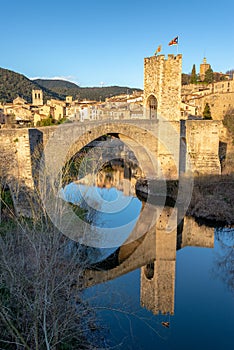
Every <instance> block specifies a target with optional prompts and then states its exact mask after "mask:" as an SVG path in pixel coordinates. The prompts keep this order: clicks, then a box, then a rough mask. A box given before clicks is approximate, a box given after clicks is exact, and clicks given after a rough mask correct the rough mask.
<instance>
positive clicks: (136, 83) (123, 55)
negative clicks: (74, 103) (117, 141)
mask: <svg viewBox="0 0 234 350" xmlns="http://www.w3.org/2000/svg"><path fill="white" fill-rule="evenodd" d="M233 18H234V2H233V0H223V1H220V2H218V3H216V2H215V1H214V0H212V1H211V0H203V1H201V0H197V1H196V2H192V1H191V2H190V1H189V0H187V1H184V0H182V1H179V0H178V1H171V0H168V1H157V0H146V1H143V0H141V1H139V0H119V1H112V0H109V1H107V0H89V1H85V0H83V1H81V0H67V1H60V0H57V1H55V0H31V1H29V0H21V1H18V0H14V1H13V0H7V1H6V0H1V2H0V33H1V40H0V67H3V68H7V69H12V70H14V71H16V72H19V73H22V74H24V75H26V76H27V77H29V78H32V77H48V78H53V77H61V78H66V79H68V80H71V81H75V82H76V83H78V84H79V85H81V86H100V85H101V82H103V83H104V84H105V85H106V86H109V85H122V86H130V87H140V88H142V87H143V64H144V57H148V56H152V55H153V54H154V52H155V50H156V49H157V47H158V45H159V44H161V45H162V52H161V53H162V54H165V55H167V54H168V53H174V54H176V53H177V48H176V46H171V47H169V46H168V43H169V41H170V40H171V39H173V38H174V37H175V36H177V35H178V36H179V46H178V52H179V53H182V55H183V72H184V73H189V72H191V70H192V65H193V64H196V69H197V71H198V70H199V64H200V63H201V61H202V59H203V57H204V56H206V57H207V61H208V63H210V64H211V66H212V69H213V70H214V71H218V72H219V71H223V72H225V71H226V70H228V69H231V68H234V19H233Z"/></svg>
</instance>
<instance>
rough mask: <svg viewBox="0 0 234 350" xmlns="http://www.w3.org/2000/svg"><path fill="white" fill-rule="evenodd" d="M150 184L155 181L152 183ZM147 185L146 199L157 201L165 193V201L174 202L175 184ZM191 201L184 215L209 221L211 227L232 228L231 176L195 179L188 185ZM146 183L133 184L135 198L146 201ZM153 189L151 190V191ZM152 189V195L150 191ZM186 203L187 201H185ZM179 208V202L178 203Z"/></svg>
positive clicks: (233, 178)
mask: <svg viewBox="0 0 234 350" xmlns="http://www.w3.org/2000/svg"><path fill="white" fill-rule="evenodd" d="M152 182H155V183H153V184H152ZM152 182H151V184H150V198H151V200H152V198H154V197H155V198H157V196H158V197H159V198H160V196H165V191H166V193H167V200H168V201H169V203H171V205H173V203H174V204H175V203H176V200H177V195H178V188H179V182H178V181H168V182H167V184H166V188H165V183H160V181H157V180H152ZM190 186H192V188H190V189H191V200H190V202H189V205H188V208H187V210H186V215H187V216H192V217H193V218H194V219H196V220H197V221H207V222H208V221H209V222H210V223H211V222H213V223H214V226H215V225H217V224H218V225H221V226H232V227H234V175H221V176H212V175H211V176H201V177H195V178H194V182H193V183H191V185H190ZM148 188H149V186H148V182H147V181H146V180H144V179H140V180H138V182H137V184H136V192H137V195H138V196H139V197H140V198H141V199H143V200H146V199H147V198H148ZM152 189H153V190H152ZM154 189H155V192H154ZM186 200H187V198H186ZM179 204H180V205H183V203H181V202H180V203H179Z"/></svg>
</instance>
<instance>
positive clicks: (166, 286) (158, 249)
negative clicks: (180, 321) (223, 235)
mask: <svg viewBox="0 0 234 350" xmlns="http://www.w3.org/2000/svg"><path fill="white" fill-rule="evenodd" d="M172 210H173V208H169V207H165V208H164V209H163V211H162V212H161V215H160V217H159V218H158V221H157V223H156V226H155V234H156V240H155V247H154V249H155V260H154V261H152V262H151V263H149V264H147V265H146V266H144V267H142V268H141V306H142V307H145V308H146V309H148V310H150V311H152V312H153V313H154V314H159V313H162V314H171V315H173V314H174V300H175V267H176V250H179V249H181V248H184V247H186V246H193V247H205V248H213V247H214V229H213V228H210V227H206V226H199V225H198V224H197V223H196V222H195V221H194V219H193V218H189V217H185V218H184V219H183V220H182V221H181V222H180V224H179V225H178V227H177V222H179V220H178V219H177V215H176V216H175V217H173V219H171V222H170V225H173V227H174V229H172V230H171V231H170V232H167V229H166V228H167V225H168V218H169V217H170V216H171V214H172ZM178 217H179V215H178Z"/></svg>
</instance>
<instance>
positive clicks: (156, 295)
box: [141, 207, 177, 314]
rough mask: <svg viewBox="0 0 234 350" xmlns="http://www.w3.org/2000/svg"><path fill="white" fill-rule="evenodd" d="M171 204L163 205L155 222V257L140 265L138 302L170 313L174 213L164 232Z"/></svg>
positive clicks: (172, 284) (174, 243) (173, 268)
mask: <svg viewBox="0 0 234 350" xmlns="http://www.w3.org/2000/svg"><path fill="white" fill-rule="evenodd" d="M173 210H174V208H169V207H165V208H164V209H163V210H162V212H161V214H160V217H159V218H158V220H157V223H156V226H155V234H156V241H155V247H154V249H155V256H156V259H155V261H153V262H151V263H149V264H148V265H146V266H144V267H142V268H141V305H142V306H143V307H146V308H147V309H148V310H150V311H152V312H153V313H154V314H158V313H159V312H162V313H163V314H165V313H170V314H173V313H174V294H175V261H176V238H177V216H174V217H173V219H172V222H170V225H171V226H173V229H172V230H170V231H169V232H167V226H168V219H169V218H170V217H171V214H172V211H173Z"/></svg>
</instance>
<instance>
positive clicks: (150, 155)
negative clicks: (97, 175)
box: [65, 123, 158, 177]
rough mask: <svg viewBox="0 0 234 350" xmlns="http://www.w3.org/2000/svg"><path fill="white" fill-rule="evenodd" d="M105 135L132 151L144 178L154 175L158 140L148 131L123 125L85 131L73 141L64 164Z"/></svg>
mask: <svg viewBox="0 0 234 350" xmlns="http://www.w3.org/2000/svg"><path fill="white" fill-rule="evenodd" d="M106 134H118V137H119V139H120V140H121V141H123V142H124V143H125V144H126V145H127V146H128V147H129V148H130V150H132V151H133V152H134V154H135V156H136V158H137V160H138V162H139V165H140V167H141V168H142V170H143V172H144V175H145V176H146V177H151V176H153V175H155V173H156V171H158V170H157V150H158V140H157V138H156V135H154V133H153V132H150V131H149V130H146V129H144V128H141V127H139V126H135V125H133V124H130V125H129V124H127V123H126V124H125V123H118V124H115V123H111V124H104V125H99V126H97V127H93V128H89V129H87V130H86V131H85V132H84V133H82V135H80V136H79V137H78V138H76V139H75V140H74V142H73V143H72V144H71V146H70V147H69V150H68V152H67V155H66V160H65V161H66V162H67V161H69V160H70V159H71V158H72V157H73V156H74V155H75V154H77V153H78V152H79V151H80V150H81V149H82V148H84V147H85V146H86V145H88V144H89V143H90V142H92V141H94V140H96V139H98V138H100V137H101V136H103V135H106Z"/></svg>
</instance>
